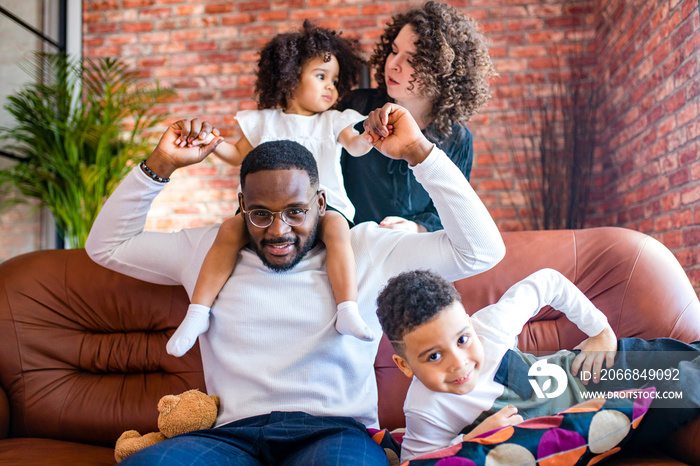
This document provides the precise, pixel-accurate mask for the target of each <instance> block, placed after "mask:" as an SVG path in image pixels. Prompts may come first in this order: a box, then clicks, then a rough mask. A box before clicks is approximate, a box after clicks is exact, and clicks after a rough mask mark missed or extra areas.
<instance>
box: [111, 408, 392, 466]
mask: <svg viewBox="0 0 700 466" xmlns="http://www.w3.org/2000/svg"><path fill="white" fill-rule="evenodd" d="M121 464H124V465H137V464H142V465H149V466H150V465H159V464H160V465H180V464H181V465H197V464H201V465H218V464H231V465H246V466H247V465H251V466H253V465H255V466H260V465H275V466H277V465H280V466H310V465H328V466H331V465H382V466H387V465H388V464H389V462H388V460H387V458H386V454H385V453H384V450H383V449H382V448H381V447H380V446H379V445H378V444H377V443H376V442H374V440H372V438H371V437H370V436H369V434H368V433H367V429H366V428H365V426H363V425H362V424H360V423H359V422H357V421H355V420H354V419H351V418H347V417H318V416H311V415H309V414H306V413H301V412H273V413H270V414H266V415H262V416H255V417H251V418H247V419H242V420H240V421H235V422H231V423H229V424H226V425H223V426H221V427H217V428H215V429H206V430H198V431H195V432H190V433H188V434H183V435H178V436H177V437H173V438H171V439H168V440H165V441H163V442H160V443H157V444H155V445H153V446H152V447H149V448H145V449H143V450H141V451H139V452H136V453H134V454H133V455H130V456H128V457H126V458H125V459H124V461H122V463H121Z"/></svg>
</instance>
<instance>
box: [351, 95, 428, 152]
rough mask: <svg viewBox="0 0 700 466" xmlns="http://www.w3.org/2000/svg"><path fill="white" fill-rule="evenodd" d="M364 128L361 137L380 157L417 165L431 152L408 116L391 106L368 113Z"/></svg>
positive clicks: (394, 105)
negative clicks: (380, 154) (366, 139)
mask: <svg viewBox="0 0 700 466" xmlns="http://www.w3.org/2000/svg"><path fill="white" fill-rule="evenodd" d="M364 127H365V133H364V134H365V135H366V136H367V137H369V138H370V139H371V142H372V145H374V147H376V148H377V149H378V150H379V151H380V152H381V153H382V154H384V155H386V156H387V157H391V158H392V159H403V160H406V161H407V162H408V163H409V164H410V165H417V164H419V163H421V162H422V161H423V160H425V158H426V157H427V156H428V154H429V153H430V151H431V150H432V148H433V145H432V143H431V142H430V141H428V139H427V138H426V137H425V136H423V133H422V132H421V130H420V128H419V127H418V124H417V123H416V121H415V120H414V119H413V116H411V113H410V112H409V111H408V110H406V109H405V108H403V107H401V106H399V105H396V104H393V103H387V104H385V105H384V106H383V107H381V108H378V109H376V110H372V111H371V112H370V113H369V115H368V116H367V119H366V120H365V122H364Z"/></svg>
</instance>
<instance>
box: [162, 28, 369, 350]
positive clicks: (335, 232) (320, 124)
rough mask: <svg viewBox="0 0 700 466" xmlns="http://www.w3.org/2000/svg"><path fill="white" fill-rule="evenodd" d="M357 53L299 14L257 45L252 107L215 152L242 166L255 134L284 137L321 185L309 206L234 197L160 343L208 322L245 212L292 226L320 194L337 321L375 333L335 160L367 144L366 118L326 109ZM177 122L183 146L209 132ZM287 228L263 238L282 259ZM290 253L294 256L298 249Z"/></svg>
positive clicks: (180, 342)
mask: <svg viewBox="0 0 700 466" xmlns="http://www.w3.org/2000/svg"><path fill="white" fill-rule="evenodd" d="M362 63H363V61H362V59H361V56H360V48H359V44H358V43H357V42H356V41H351V40H348V39H346V38H343V37H341V36H340V34H337V33H336V32H335V31H331V30H330V29H326V28H321V27H317V26H314V25H313V24H311V23H310V22H309V21H305V22H304V26H303V28H302V29H301V30H300V31H295V32H289V33H285V34H279V35H277V36H275V37H274V38H273V39H272V40H270V41H269V42H268V43H267V44H266V45H265V46H264V47H263V48H262V50H261V51H260V60H259V61H258V71H257V82H256V85H255V91H256V94H257V96H258V110H243V111H240V112H238V113H237V114H236V120H238V124H239V125H240V127H241V131H242V132H243V136H241V138H240V139H239V140H238V141H237V142H236V143H235V144H228V143H227V142H225V141H224V142H221V143H220V144H219V145H218V146H217V148H216V151H215V154H216V155H217V156H219V157H220V158H221V159H223V160H224V161H225V162H227V163H229V164H231V165H234V166H240V165H241V163H242V162H243V159H244V158H245V156H246V155H247V154H248V152H250V151H251V150H252V149H253V148H254V147H257V146H258V145H259V144H262V143H263V142H268V141H278V140H281V139H288V140H292V141H295V142H298V143H300V144H301V145H303V146H304V147H306V148H307V149H309V151H311V153H312V154H313V156H314V158H315V159H316V162H317V164H318V177H319V183H320V188H321V189H319V191H317V192H316V193H315V194H314V195H313V197H312V198H311V199H310V200H309V205H308V206H306V207H309V208H305V206H293V207H289V208H287V209H284V210H282V211H281V212H271V211H269V210H267V209H261V208H255V206H253V208H250V207H248V208H249V209H250V210H248V211H246V210H245V209H246V207H247V206H245V205H244V204H243V202H242V198H239V200H241V206H240V207H241V214H240V215H236V216H234V217H231V218H228V219H226V220H225V221H224V222H223V223H222V224H221V227H220V228H219V233H218V234H217V237H216V240H215V241H214V244H213V245H212V247H211V249H210V250H209V252H208V253H207V255H206V257H205V259H204V263H203V264H202V268H201V270H200V272H199V277H198V278H197V283H196V285H195V288H194V291H193V293H192V303H191V304H190V307H189V309H188V310H187V315H186V316H185V319H184V320H183V322H182V323H181V324H180V326H179V327H178V329H177V330H176V331H175V333H174V334H173V336H172V337H171V338H170V340H169V341H168V344H167V350H168V353H170V354H172V355H175V356H182V355H183V354H185V353H186V352H187V351H188V350H189V349H190V348H192V346H193V345H194V343H195V341H197V337H198V336H199V335H201V334H202V333H204V332H206V331H207V329H208V328H209V312H210V309H211V306H212V304H213V302H214V300H215V299H216V296H217V295H218V294H219V291H220V290H221V288H222V287H223V285H224V284H225V283H226V280H228V277H229V276H230V275H231V273H232V271H233V268H234V266H235V263H236V257H237V255H238V252H239V251H240V249H241V248H242V247H244V246H245V245H246V244H247V243H248V241H249V239H248V235H247V233H246V229H245V220H244V219H243V214H245V215H247V218H248V222H250V223H251V224H252V225H253V226H255V227H258V228H268V227H269V226H270V225H272V224H273V222H274V221H275V217H276V216H277V218H278V219H281V221H283V222H284V223H286V224H287V225H289V226H290V227H297V226H299V225H300V224H302V223H303V221H304V219H305V218H306V212H307V211H308V210H310V208H313V206H315V205H316V206H318V207H317V208H324V207H325V206H326V203H325V202H324V201H325V199H326V197H327V199H328V201H327V202H328V204H327V206H328V209H327V210H326V213H325V215H323V216H322V217H320V220H319V230H318V231H319V238H320V239H321V241H323V243H324V244H325V246H326V257H327V260H326V269H327V272H328V278H329V280H330V282H331V287H332V289H333V294H334V295H335V300H336V304H337V307H338V314H337V320H336V329H337V330H338V332H339V333H341V334H343V335H352V336H354V337H357V338H359V339H362V340H373V339H374V335H373V333H372V331H371V330H370V328H369V327H368V326H367V324H366V323H365V322H364V321H363V320H362V318H361V317H360V314H359V310H358V307H357V278H356V270H355V257H354V254H353V252H352V247H351V245H350V229H349V225H348V220H352V217H353V214H354V209H353V206H352V204H351V203H350V201H349V200H348V198H347V195H346V194H345V189H344V188H343V181H342V175H341V172H340V163H339V160H340V150H341V147H342V148H344V149H345V150H347V151H348V152H350V153H351V154H353V155H354V156H361V155H364V154H365V153H367V151H369V150H370V149H371V148H372V145H371V144H370V143H369V142H368V141H366V140H365V139H364V138H363V137H362V135H361V134H358V133H355V132H354V131H353V128H352V126H353V125H354V124H355V123H357V122H358V121H361V120H364V119H365V117H364V116H362V115H360V114H359V113H357V112H356V111H354V110H345V111H343V112H340V111H338V110H333V107H334V106H335V104H336V102H337V100H338V97H342V96H343V95H344V94H345V93H347V92H349V91H350V89H352V87H353V86H354V85H355V84H356V83H357V80H358V77H359V72H360V69H361V67H362ZM178 123H181V126H180V129H179V133H180V136H179V138H178V140H177V141H176V143H177V144H179V145H181V146H183V145H185V144H194V145H199V144H203V143H206V142H208V141H209V140H210V138H211V137H212V135H211V134H207V133H208V131H207V130H206V128H207V127H206V126H203V125H202V122H201V121H200V120H198V119H195V120H191V121H185V120H182V121H181V122H178ZM362 132H363V131H360V133H362ZM216 136H218V134H217V135H216ZM258 207H259V206H258ZM286 238H290V239H285V238H282V237H280V238H277V239H276V241H274V242H273V241H271V242H270V243H271V244H269V245H268V246H267V247H269V248H271V249H272V250H274V254H273V255H274V256H276V257H279V258H280V260H283V259H285V258H288V257H290V256H291V255H293V253H294V252H295V251H296V249H297V248H299V247H300V246H299V245H298V244H296V242H294V241H293V238H292V237H290V236H287V237H286ZM272 243H274V244H272ZM308 246H309V247H310V246H311V244H309V245H308ZM296 252H298V251H296ZM297 256H298V257H299V258H301V256H303V254H297ZM267 265H268V266H269V267H270V268H272V269H275V270H286V269H288V268H291V267H293V266H294V265H295V262H292V263H286V264H285V265H284V267H280V266H278V264H267Z"/></svg>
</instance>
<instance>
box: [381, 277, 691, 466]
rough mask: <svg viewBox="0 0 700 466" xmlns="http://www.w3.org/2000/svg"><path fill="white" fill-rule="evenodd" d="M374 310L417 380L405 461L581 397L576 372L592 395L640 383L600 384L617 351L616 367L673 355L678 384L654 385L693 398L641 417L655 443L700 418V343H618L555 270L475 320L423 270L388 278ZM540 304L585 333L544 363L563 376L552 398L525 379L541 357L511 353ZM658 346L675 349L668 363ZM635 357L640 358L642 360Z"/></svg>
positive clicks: (410, 397)
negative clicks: (573, 345)
mask: <svg viewBox="0 0 700 466" xmlns="http://www.w3.org/2000/svg"><path fill="white" fill-rule="evenodd" d="M377 304H378V309H377V314H378V316H379V321H380V323H381V325H382V328H383V330H384V332H385V333H386V334H387V337H388V338H389V340H390V341H391V343H392V345H393V347H394V349H395V351H396V353H397V354H395V355H394V362H395V363H396V365H397V366H398V367H399V369H401V371H402V372H403V373H404V374H405V375H406V376H408V377H410V378H413V380H412V383H411V386H410V388H409V390H408V394H407V396H406V401H405V404H404V412H405V414H406V433H405V435H404V439H403V443H402V449H401V460H402V461H406V460H410V459H412V458H414V457H417V456H420V455H423V454H425V453H429V452H431V451H435V450H438V449H442V448H445V447H448V446H451V445H454V444H457V443H460V442H462V441H465V440H469V439H471V438H473V437H476V436H477V435H480V434H482V433H485V432H488V431H491V430H494V429H497V428H499V427H503V426H506V425H515V424H518V423H520V422H522V421H523V418H532V417H538V416H544V415H548V414H553V413H555V412H558V411H561V410H563V409H566V408H568V407H569V406H571V405H573V404H576V403H578V402H580V401H584V399H585V398H584V396H583V395H582V394H583V393H584V392H585V391H586V387H585V385H586V384H587V378H584V379H583V382H582V381H581V378H579V377H576V376H577V374H578V373H579V371H581V374H592V377H591V380H593V382H595V383H597V384H598V385H596V388H595V389H594V390H601V391H602V390H621V389H628V388H635V387H640V386H643V385H644V383H645V382H646V381H645V380H637V381H632V380H630V381H625V380H622V381H614V382H600V380H599V378H600V374H601V369H602V368H603V367H607V368H610V367H613V363H614V362H615V357H616V350H617V351H619V353H618V354H617V359H618V361H617V363H616V365H615V367H616V368H620V367H622V368H626V367H631V365H632V364H633V363H634V361H633V359H634V356H635V355H634V353H639V352H640V351H650V353H648V354H646V353H645V355H644V358H645V359H644V362H645V363H647V367H649V368H653V367H654V365H656V367H659V365H660V364H666V365H665V366H664V367H668V364H669V358H670V357H671V356H669V355H671V354H672V355H673V356H672V357H676V358H677V360H675V362H674V364H675V365H679V367H681V371H680V373H681V375H680V381H677V382H672V381H656V382H657V383H654V384H653V385H655V386H656V388H657V391H659V389H660V388H662V389H671V388H674V389H675V390H679V389H683V388H686V390H684V392H689V393H684V396H685V397H686V399H684V400H683V402H682V403H683V405H682V407H680V408H679V407H678V406H681V405H679V404H675V405H674V404H672V403H671V404H669V403H666V407H669V409H673V411H670V410H660V411H663V412H664V413H661V415H659V416H658V418H659V419H654V421H653V422H651V421H649V414H647V418H646V419H645V421H646V422H645V423H643V424H650V423H651V424H653V427H654V433H653V435H651V434H643V435H649V438H657V439H658V438H661V437H660V436H659V433H660V432H662V433H669V432H671V431H673V430H675V429H676V428H678V427H679V426H680V425H681V424H683V423H684V422H686V421H688V420H690V419H692V418H693V417H695V416H696V415H698V414H700V409H699V408H698V406H700V400H699V398H700V394H698V393H692V392H693V391H695V392H697V390H693V388H692V387H697V386H698V385H697V384H698V383H700V375H699V374H700V357H698V355H699V354H700V353H699V352H698V351H700V342H696V343H692V344H690V345H688V344H685V343H681V342H678V341H676V340H672V339H668V338H663V339H657V340H650V341H644V340H639V339H634V338H632V339H621V340H619V342H618V341H616V337H615V333H614V332H613V330H612V328H611V327H610V325H609V324H608V321H607V318H606V317H605V315H604V314H603V313H602V312H601V311H600V310H598V309H597V308H596V307H595V306H594V305H593V304H592V303H591V302H590V301H589V300H588V299H587V298H586V297H585V295H584V294H583V293H582V292H581V291H580V290H579V289H578V288H576V286H575V285H574V284H573V283H571V282H570V281H569V280H567V279H566V278H565V277H564V276H563V275H561V274H560V273H559V272H557V271H555V270H552V269H542V270H540V271H537V272H535V273H533V274H532V275H530V276H529V277H527V278H525V279H524V280H522V281H520V282H518V283H516V284H515V285H513V286H512V287H511V288H510V289H508V291H507V292H506V293H505V294H504V295H503V297H502V298H501V299H500V300H499V301H498V302H497V303H496V304H492V305H490V306H487V307H485V308H484V309H481V310H480V311H478V312H476V313H475V314H474V315H472V316H471V318H470V317H469V316H468V315H467V313H466V311H465V310H464V307H463V306H462V304H461V297H460V295H459V293H458V292H457V290H456V289H455V288H454V287H453V286H452V284H451V283H449V282H447V281H445V280H444V279H443V278H441V277H440V276H438V275H435V274H433V273H431V272H427V271H413V272H407V273H403V274H401V275H398V276H397V277H394V278H392V279H391V280H390V281H389V283H388V284H387V286H386V287H385V288H384V290H383V291H382V292H381V293H380V295H379V298H378V299H377ZM546 305H550V306H552V307H553V308H555V309H557V310H559V311H561V312H563V313H564V314H565V315H566V316H567V318H568V319H569V320H571V321H572V322H573V323H575V324H576V325H577V326H578V327H579V329H581V330H582V331H583V332H584V333H586V334H587V335H588V336H589V338H587V339H586V340H584V341H583V342H582V343H581V344H580V345H578V346H577V347H576V349H580V350H581V351H580V352H571V351H560V352H558V353H556V354H554V355H552V356H549V357H547V359H546V363H547V364H554V365H556V366H558V368H561V374H562V375H566V383H565V384H564V383H562V382H563V380H557V385H556V386H555V387H554V390H553V392H552V391H550V390H545V388H542V387H547V386H546V385H544V384H542V386H539V385H537V384H536V383H535V382H534V381H531V380H529V378H528V375H529V374H530V375H532V374H533V373H536V370H537V369H538V367H541V364H537V365H535V363H536V362H537V361H538V360H542V358H537V357H535V356H533V355H530V354H526V353H522V352H520V351H519V350H517V349H516V339H517V335H518V334H520V332H521V331H522V328H523V326H524V325H525V323H527V321H528V320H529V319H530V318H531V317H533V316H534V315H536V314H537V312H538V311H539V310H540V309H541V308H542V307H544V306H546ZM657 350H666V351H669V350H672V351H673V353H666V354H665V355H664V356H665V358H664V357H661V355H660V353H657V352H656V351H657ZM653 355H656V356H655V357H656V358H657V359H656V360H655V359H654V357H651V356H653ZM679 355H680V356H679ZM636 357H637V359H639V355H638V354H637V355H636ZM650 357H651V359H650ZM680 361H692V362H691V363H687V362H685V363H681V362H680ZM637 367H639V365H637ZM688 369H690V370H688ZM559 370H560V369H557V371H559ZM542 375H544V373H543V374H542ZM536 380H537V381H540V380H542V381H544V379H540V378H537V379H536ZM599 382H600V383H599ZM673 383H675V384H676V385H673ZM547 388H548V389H549V388H552V387H551V386H550V387H547ZM545 391H546V394H545V393H543V392H545ZM543 395H544V396H543ZM547 395H549V397H548V396H547ZM551 395H556V396H551ZM660 404H663V401H662V400H655V401H654V404H652V406H658V407H662V406H660ZM674 408H675V409H674ZM651 411H655V410H651ZM670 414H672V415H670ZM636 435H637V436H640V435H642V434H641V433H640V432H637V434H636Z"/></svg>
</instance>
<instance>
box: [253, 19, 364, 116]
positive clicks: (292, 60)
mask: <svg viewBox="0 0 700 466" xmlns="http://www.w3.org/2000/svg"><path fill="white" fill-rule="evenodd" d="M360 50H361V49H360V45H359V43H358V42H357V41H356V40H352V39H347V38H344V37H341V36H340V34H338V33H336V32H335V31H332V30H330V29H326V28H322V27H318V26H315V25H313V24H312V23H311V22H310V21H309V20H308V19H307V20H305V21H304V26H303V27H302V29H301V30H299V31H297V32H289V33H285V34H279V35H277V36H275V37H274V38H273V39H272V40H270V41H269V42H268V43H267V44H266V45H265V46H264V47H263V48H262V50H261V51H260V60H259V61H258V71H257V81H256V83H255V93H256V94H257V96H258V108H259V109H264V108H277V107H282V108H284V107H285V106H286V105H287V101H288V100H289V99H291V98H292V97H293V96H294V93H295V92H296V90H297V87H298V86H299V82H300V81H301V68H302V66H304V65H305V64H306V62H308V61H309V60H311V59H313V58H316V57H321V58H323V59H324V61H329V60H330V58H331V55H334V56H335V57H336V59H337V60H338V65H339V67H340V72H339V76H338V83H337V85H336V89H337V90H338V101H340V100H341V99H342V98H343V97H344V96H345V95H346V94H347V93H348V92H350V90H351V89H352V88H353V87H354V86H355V85H356V84H357V82H358V79H359V75H360V71H361V69H362V65H363V64H364V60H363V59H362V56H361V52H360Z"/></svg>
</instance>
